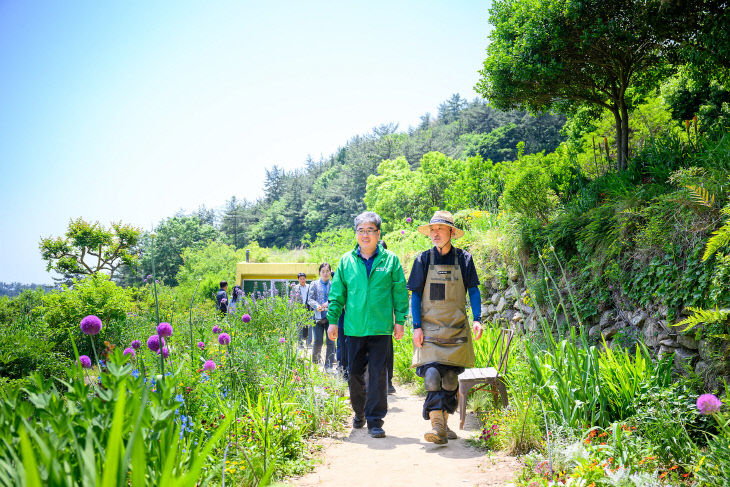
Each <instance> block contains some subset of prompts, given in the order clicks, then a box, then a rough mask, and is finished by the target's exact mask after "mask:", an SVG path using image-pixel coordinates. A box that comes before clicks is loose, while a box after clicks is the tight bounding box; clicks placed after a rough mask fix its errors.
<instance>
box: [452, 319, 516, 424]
mask: <svg viewBox="0 0 730 487" xmlns="http://www.w3.org/2000/svg"><path fill="white" fill-rule="evenodd" d="M514 334H515V332H514V330H510V329H509V328H503V329H502V330H501V331H500V333H499V336H498V337H497V341H496V342H495V343H494V347H493V348H492V352H491V353H490V354H489V359H488V360H487V365H492V366H491V367H484V368H473V369H466V370H465V371H464V372H462V373H461V374H459V429H462V430H463V429H464V420H465V419H466V399H467V397H468V396H469V391H471V390H472V389H473V388H474V387H475V386H477V387H476V388H475V389H474V390H479V389H483V388H485V387H487V386H489V387H490V388H491V393H492V395H493V396H494V400H495V401H496V400H497V395H499V396H500V398H501V400H502V407H507V402H508V400H507V386H506V385H505V383H504V375H505V374H506V373H507V362H508V361H509V346H510V345H511V344H512V338H513V337H514ZM498 348H499V362H498V363H493V360H492V359H493V358H495V357H494V355H495V352H496V351H497V349H498Z"/></svg>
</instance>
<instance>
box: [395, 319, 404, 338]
mask: <svg viewBox="0 0 730 487" xmlns="http://www.w3.org/2000/svg"><path fill="white" fill-rule="evenodd" d="M403 333H404V330H403V325H399V324H397V323H396V325H395V326H393V338H395V339H396V340H400V339H401V338H403Z"/></svg>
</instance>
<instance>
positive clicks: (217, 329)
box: [213, 325, 223, 333]
mask: <svg viewBox="0 0 730 487" xmlns="http://www.w3.org/2000/svg"><path fill="white" fill-rule="evenodd" d="M222 331H223V330H221V329H220V328H218V325H215V326H214V327H213V333H220V332H222Z"/></svg>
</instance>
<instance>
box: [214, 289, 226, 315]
mask: <svg viewBox="0 0 730 487" xmlns="http://www.w3.org/2000/svg"><path fill="white" fill-rule="evenodd" d="M215 306H216V308H218V311H220V312H221V314H223V315H225V314H226V313H228V282H226V281H221V288H220V289H219V290H218V292H217V293H216V295H215Z"/></svg>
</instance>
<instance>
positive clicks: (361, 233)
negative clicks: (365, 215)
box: [355, 228, 380, 235]
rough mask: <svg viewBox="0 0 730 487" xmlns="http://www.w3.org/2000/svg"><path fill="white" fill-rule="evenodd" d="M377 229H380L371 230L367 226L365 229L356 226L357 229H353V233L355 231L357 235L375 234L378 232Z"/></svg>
mask: <svg viewBox="0 0 730 487" xmlns="http://www.w3.org/2000/svg"><path fill="white" fill-rule="evenodd" d="M379 231H380V230H371V229H369V228H367V229H366V228H358V229H357V230H356V231H355V233H357V234H358V235H375V234H376V233H378V232H379Z"/></svg>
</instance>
